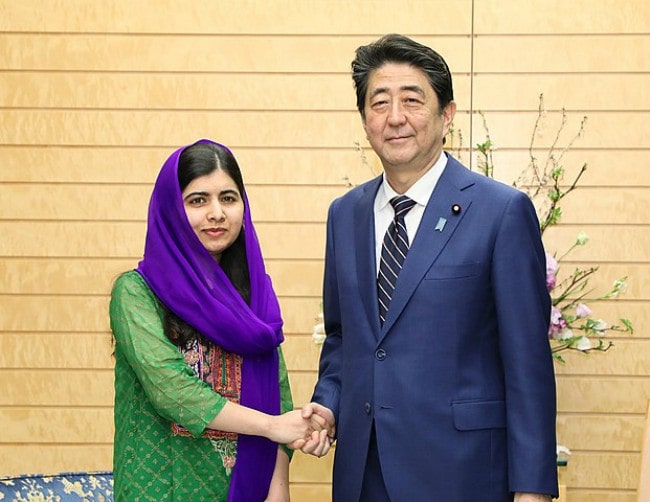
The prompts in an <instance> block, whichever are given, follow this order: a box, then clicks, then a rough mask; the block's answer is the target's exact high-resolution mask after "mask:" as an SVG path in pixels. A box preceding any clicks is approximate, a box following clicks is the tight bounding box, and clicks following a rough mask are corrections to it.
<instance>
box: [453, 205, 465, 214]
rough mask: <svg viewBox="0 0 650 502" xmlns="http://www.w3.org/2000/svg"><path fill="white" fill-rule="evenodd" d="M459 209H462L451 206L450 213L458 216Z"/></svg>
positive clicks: (458, 206)
mask: <svg viewBox="0 0 650 502" xmlns="http://www.w3.org/2000/svg"><path fill="white" fill-rule="evenodd" d="M461 209H462V208H461V207H460V204H454V205H453V206H451V212H452V213H454V214H460V210H461Z"/></svg>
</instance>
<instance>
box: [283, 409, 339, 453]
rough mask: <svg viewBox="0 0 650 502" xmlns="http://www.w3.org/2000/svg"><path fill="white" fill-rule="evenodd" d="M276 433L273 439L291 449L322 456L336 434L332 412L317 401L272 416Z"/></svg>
mask: <svg viewBox="0 0 650 502" xmlns="http://www.w3.org/2000/svg"><path fill="white" fill-rule="evenodd" d="M274 418H275V419H276V421H277V429H278V430H277V434H273V436H274V437H273V438H271V439H273V440H274V441H276V442H277V443H283V444H286V445H287V446H288V447H289V448H291V449H292V450H300V451H302V452H303V453H307V454H310V455H314V456H316V457H322V456H324V455H326V454H327V452H328V451H329V449H330V447H331V446H332V443H333V442H334V438H335V435H336V427H335V423H334V414H333V413H332V411H331V410H330V409H329V408H325V407H324V406H321V405H320V404H318V403H308V404H306V405H304V406H303V407H302V409H300V410H294V411H290V412H288V413H285V414H283V415H278V416H276V417H274Z"/></svg>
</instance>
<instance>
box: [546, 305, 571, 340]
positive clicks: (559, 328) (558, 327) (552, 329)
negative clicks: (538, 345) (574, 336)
mask: <svg viewBox="0 0 650 502" xmlns="http://www.w3.org/2000/svg"><path fill="white" fill-rule="evenodd" d="M566 327H567V323H566V321H565V320H564V317H562V311H561V310H560V309H559V308H557V307H556V306H553V307H551V324H550V325H549V327H548V336H549V338H554V339H558V338H561V334H562V332H563V331H564V330H565V329H566Z"/></svg>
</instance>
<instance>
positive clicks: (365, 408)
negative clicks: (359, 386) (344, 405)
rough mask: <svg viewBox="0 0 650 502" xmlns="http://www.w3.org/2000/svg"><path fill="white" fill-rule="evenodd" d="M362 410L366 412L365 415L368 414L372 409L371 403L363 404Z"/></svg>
mask: <svg viewBox="0 0 650 502" xmlns="http://www.w3.org/2000/svg"><path fill="white" fill-rule="evenodd" d="M363 411H365V412H366V415H370V412H371V411H372V405H371V404H370V403H366V404H364V405H363Z"/></svg>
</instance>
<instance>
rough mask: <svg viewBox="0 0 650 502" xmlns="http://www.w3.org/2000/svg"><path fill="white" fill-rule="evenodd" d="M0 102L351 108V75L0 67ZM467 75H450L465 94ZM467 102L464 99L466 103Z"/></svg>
mask: <svg viewBox="0 0 650 502" xmlns="http://www.w3.org/2000/svg"><path fill="white" fill-rule="evenodd" d="M0 87H4V88H6V89H12V92H11V93H6V94H4V95H3V94H0V105H1V106H7V107H12V108H42V109H51V108H93V109H128V110H170V109H171V110H237V111H239V110H259V111H267V110H300V111H308V110H312V111H322V110H340V111H350V110H356V97H355V95H354V92H350V91H351V88H352V78H350V77H349V76H348V75H343V74H341V73H336V74H334V73H327V74H309V73H306V74H286V73H278V74H262V73H239V74H237V75H234V76H233V75H232V74H225V73H145V74H141V73H117V72H111V73H107V72H98V73H59V72H50V71H21V72H19V73H0ZM469 87H470V78H469V76H468V75H459V76H458V78H456V79H455V81H454V92H455V94H456V95H458V96H469V93H470V89H469ZM468 105H469V102H465V106H468Z"/></svg>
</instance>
